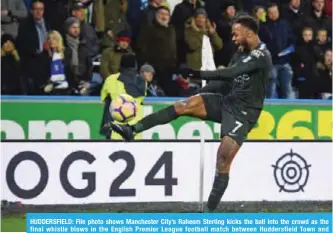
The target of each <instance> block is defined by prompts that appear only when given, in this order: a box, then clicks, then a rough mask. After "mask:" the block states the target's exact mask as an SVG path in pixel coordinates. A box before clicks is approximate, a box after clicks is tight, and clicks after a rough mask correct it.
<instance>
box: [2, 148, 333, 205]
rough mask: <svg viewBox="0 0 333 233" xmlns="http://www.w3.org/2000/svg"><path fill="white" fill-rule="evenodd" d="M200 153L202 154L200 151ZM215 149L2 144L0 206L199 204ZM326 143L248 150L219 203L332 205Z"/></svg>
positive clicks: (208, 186) (238, 160)
mask: <svg viewBox="0 0 333 233" xmlns="http://www.w3.org/2000/svg"><path fill="white" fill-rule="evenodd" d="M202 145H203V150H201V149H202V148H201V147H200V146H202ZM218 145H219V143H218V142H206V143H204V144H200V143H199V142H133V143H123V142H114V143H108V142H3V143H2V147H1V155H2V156H1V160H2V161H1V184H2V189H1V191H2V199H6V200H9V201H21V202H22V203H24V204H88V203H123V202H197V201H199V200H200V197H199V193H200V191H199V188H200V158H201V154H200V151H204V154H202V156H203V159H204V176H203V181H204V182H203V187H204V189H203V191H204V192H203V193H204V194H203V198H204V200H207V198H208V195H209V192H210V190H211V186H212V182H213V176H214V173H215V160H216V159H215V157H216V151H217V148H218ZM331 172H332V147H331V143H330V142H246V143H245V144H244V145H243V147H242V148H241V149H240V152H239V154H238V155H237V157H236V158H235V160H234V162H233V164H232V170H231V172H230V182H229V187H228V189H227V191H226V193H225V196H224V197H223V200H224V201H263V200H266V201H303V200H304V201H305V200H316V201H319V200H332V183H333V182H332V174H331Z"/></svg>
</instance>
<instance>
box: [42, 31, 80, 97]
mask: <svg viewBox="0 0 333 233" xmlns="http://www.w3.org/2000/svg"><path fill="white" fill-rule="evenodd" d="M44 59H45V62H44V66H43V67H41V71H42V72H45V74H44V77H45V84H46V85H45V86H44V93H46V94H69V93H70V90H71V89H70V86H71V87H73V84H74V83H73V80H70V78H71V76H70V75H69V72H68V67H69V65H70V61H69V57H65V47H64V42H63V38H62V36H61V34H60V33H59V32H57V31H51V32H50V33H49V36H48V40H47V44H46V46H45V50H44Z"/></svg>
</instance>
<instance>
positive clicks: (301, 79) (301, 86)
mask: <svg viewBox="0 0 333 233" xmlns="http://www.w3.org/2000/svg"><path fill="white" fill-rule="evenodd" d="M314 53H315V51H314V43H313V30H312V28H304V29H303V32H302V41H301V42H300V43H299V44H298V45H297V46H296V49H295V53H294V54H293V68H294V78H295V82H294V83H295V85H296V87H297V88H298V94H299V96H298V97H299V98H300V99H311V98H315V93H316V89H315V88H314V85H315V77H316V76H317V73H316V58H315V56H314Z"/></svg>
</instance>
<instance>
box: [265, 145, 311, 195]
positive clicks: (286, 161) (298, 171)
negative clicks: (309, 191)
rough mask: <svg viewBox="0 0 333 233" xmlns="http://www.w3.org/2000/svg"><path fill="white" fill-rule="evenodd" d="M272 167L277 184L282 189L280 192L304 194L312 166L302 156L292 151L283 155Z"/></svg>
mask: <svg viewBox="0 0 333 233" xmlns="http://www.w3.org/2000/svg"><path fill="white" fill-rule="evenodd" d="M272 167H273V168H274V178H275V182H276V184H277V185H278V186H279V187H280V190H279V192H281V191H284V192H288V193H296V192H299V191H302V192H304V187H305V185H306V183H307V182H308V178H309V173H310V171H309V167H311V165H310V164H308V163H307V162H306V160H305V159H304V158H303V157H302V156H300V155H299V154H297V153H295V152H293V150H292V149H291V150H290V152H289V153H286V154H284V155H282V156H281V157H280V158H279V159H278V160H277V161H276V163H275V164H274V165H272Z"/></svg>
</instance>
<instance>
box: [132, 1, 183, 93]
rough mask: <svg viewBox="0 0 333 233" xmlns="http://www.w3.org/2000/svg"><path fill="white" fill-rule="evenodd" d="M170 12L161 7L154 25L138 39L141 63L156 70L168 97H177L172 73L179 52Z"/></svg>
mask: <svg viewBox="0 0 333 233" xmlns="http://www.w3.org/2000/svg"><path fill="white" fill-rule="evenodd" d="M169 22H170V10H169V8H167V7H165V6H160V7H159V8H158V9H157V11H156V18H155V21H154V23H153V24H152V25H150V26H148V27H145V28H144V29H143V30H142V31H141V32H140V36H139V38H138V46H137V48H138V50H137V53H138V55H139V63H140V64H144V63H146V62H147V63H149V64H151V65H152V66H153V67H154V69H155V72H156V73H155V78H156V81H157V83H158V84H159V86H161V87H162V89H163V91H165V93H166V94H167V95H168V96H176V95H177V92H176V88H175V83H174V82H173V81H172V78H171V77H172V76H171V74H172V72H173V71H174V70H175V68H176V61H177V50H176V35H175V30H174V28H173V27H172V26H171V25H169Z"/></svg>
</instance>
